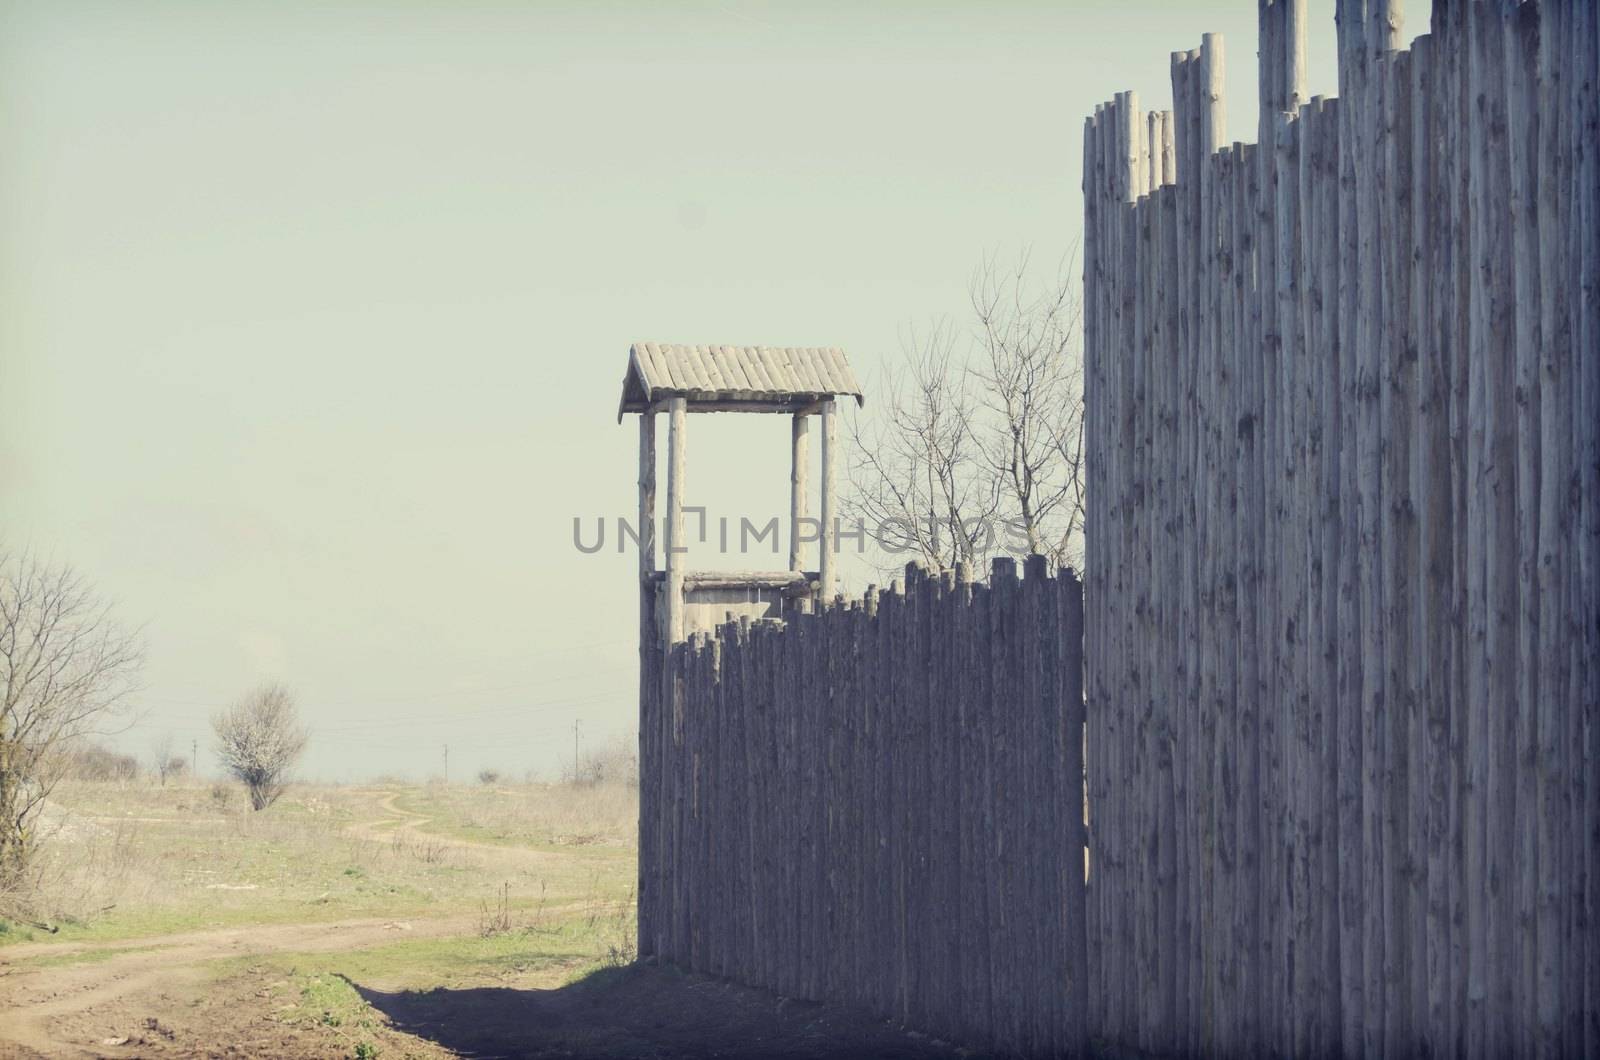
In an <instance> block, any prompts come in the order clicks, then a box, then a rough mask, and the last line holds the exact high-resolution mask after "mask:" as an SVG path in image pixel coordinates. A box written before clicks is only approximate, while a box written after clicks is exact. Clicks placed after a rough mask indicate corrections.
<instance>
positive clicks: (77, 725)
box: [0, 554, 142, 887]
mask: <svg viewBox="0 0 1600 1060" xmlns="http://www.w3.org/2000/svg"><path fill="white" fill-rule="evenodd" d="M141 662H142V653H141V650H140V646H139V644H138V642H137V641H136V640H135V639H134V638H133V637H132V636H130V635H129V634H127V633H125V632H123V631H122V630H121V629H119V628H118V627H117V625H116V624H115V623H114V622H113V621H112V618H111V614H110V609H109V607H108V606H107V605H106V604H105V603H104V602H102V601H101V600H100V598H99V597H98V596H96V595H95V594H94V592H93V591H92V590H90V588H89V587H88V585H87V584H86V583H85V582H84V581H83V580H82V579H81V578H79V577H78V575H77V574H75V573H74V572H73V571H72V570H71V569H70V568H67V567H49V566H46V565H44V564H42V563H40V562H38V561H36V560H35V559H33V557H31V556H28V555H23V556H20V557H11V556H8V555H5V554H0V688H3V689H4V692H3V695H4V699H3V700H0V886H6V887H10V886H13V885H15V883H16V881H17V879H18V878H20V877H21V876H23V875H24V874H25V873H26V869H27V864H28V858H29V855H30V854H31V853H32V847H33V845H34V824H35V820H36V818H37V816H38V814H39V811H40V809H41V808H42V807H43V805H44V803H45V800H46V799H47V798H48V797H49V795H50V792H51V790H52V789H53V788H54V787H55V785H56V783H57V782H58V781H59V780H60V779H61V777H62V776H63V775H64V774H65V773H66V772H67V771H68V769H69V767H70V766H71V764H72V762H73V757H72V753H71V752H72V751H73V750H74V749H75V748H77V747H78V746H80V745H81V743H82V741H83V740H84V739H85V738H87V737H89V736H90V735H92V734H94V733H96V732H97V731H102V730H103V727H104V726H105V725H106V724H107V723H108V722H109V720H110V719H111V718H113V717H114V716H115V715H117V714H118V713H120V712H121V710H122V709H123V708H124V706H125V705H126V703H127V699H128V696H129V695H130V694H131V693H132V692H133V690H134V687H135V680H136V678H137V676H138V672H139V668H140V665H141Z"/></svg>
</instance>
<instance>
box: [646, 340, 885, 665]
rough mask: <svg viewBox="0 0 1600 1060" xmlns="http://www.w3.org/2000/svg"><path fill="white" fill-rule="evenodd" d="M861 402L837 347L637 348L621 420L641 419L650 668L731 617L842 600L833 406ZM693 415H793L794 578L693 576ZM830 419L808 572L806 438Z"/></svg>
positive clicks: (791, 542) (766, 573)
mask: <svg viewBox="0 0 1600 1060" xmlns="http://www.w3.org/2000/svg"><path fill="white" fill-rule="evenodd" d="M840 395H849V396H851V397H854V398H855V399H856V401H857V402H860V401H861V400H862V398H861V387H860V385H859V384H858V383H857V382H856V377H855V373H853V372H852V371H851V370H850V364H849V362H848V361H846V360H845V356H844V352H843V351H842V350H839V349H835V348H816V347H783V346H673V345H666V344H663V343H654V342H640V343H635V344H634V346H633V348H632V349H630V350H629V351H628V371H627V374H626V375H625V376H624V377H623V380H622V403H621V406H620V407H619V408H618V410H617V422H618V423H620V422H622V417H623V416H624V415H625V414H627V413H630V412H635V413H638V414H639V620H640V626H639V636H640V645H639V646H640V649H641V652H642V656H641V665H648V664H647V658H648V655H649V653H650V650H651V649H653V648H655V647H657V646H659V647H661V648H670V647H671V646H672V645H673V644H676V643H678V642H680V641H682V640H683V639H684V638H685V637H686V636H687V635H689V634H690V633H694V632H696V631H698V630H709V629H711V628H713V627H714V626H716V625H717V624H718V623H720V622H722V621H724V619H725V617H726V614H727V613H728V612H730V611H731V612H733V613H734V614H735V615H749V616H750V617H751V618H752V619H756V618H768V617H780V616H781V615H782V614H783V612H785V611H787V610H793V609H800V608H808V607H809V606H810V604H811V602H812V601H813V600H819V599H822V600H826V599H828V598H830V597H832V595H833V592H834V547H833V542H834V537H835V534H836V531H837V527H836V525H835V522H834V519H835V516H836V515H837V510H836V501H835V485H834V465H835V462H836V459H837V450H838V442H837V436H838V427H837V413H836V408H835V403H834V402H835V398H837V397H839V396H840ZM657 412H665V413H667V415H668V426H667V432H668V433H667V454H668V455H667V511H666V521H665V528H664V531H663V532H664V534H665V537H666V540H665V542H664V547H663V549H662V556H663V561H664V566H665V569H664V570H661V571H658V570H657V568H656V549H655V520H656V426H655V421H656V413H657ZM691 412H765V413H784V414H786V415H788V416H789V417H790V423H791V427H790V434H789V438H790V449H789V452H790V470H789V525H788V527H787V531H788V535H789V569H788V570H786V571H776V572H774V571H749V572H744V571H741V572H726V571H701V572H691V571H686V570H684V565H683V559H684V552H685V551H686V539H685V537H684V534H683V497H684V475H685V463H686V460H685V443H686V441H687V439H686V436H685V428H686V425H687V422H688V414H689V413H691ZM813 416H819V417H821V420H822V511H821V512H820V513H819V515H820V521H821V532H820V533H819V534H818V535H817V537H818V538H819V540H818V542H817V544H818V558H817V568H816V570H814V571H807V570H804V569H803V564H802V559H803V556H802V547H801V542H800V540H799V539H800V534H799V533H798V532H797V531H798V528H799V525H800V520H802V519H804V518H806V476H807V473H808V466H807V465H808V463H809V453H808V446H807V435H808V433H809V425H810V422H811V417H813Z"/></svg>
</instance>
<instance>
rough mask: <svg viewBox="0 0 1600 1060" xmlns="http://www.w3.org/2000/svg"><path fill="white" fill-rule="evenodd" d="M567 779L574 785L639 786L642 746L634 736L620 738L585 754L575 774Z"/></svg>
mask: <svg viewBox="0 0 1600 1060" xmlns="http://www.w3.org/2000/svg"><path fill="white" fill-rule="evenodd" d="M566 779H567V780H568V782H570V783H575V784H588V785H593V784H626V785H630V786H633V787H637V786H638V784H639V746H638V742H637V741H636V740H635V738H633V737H631V736H622V737H618V738H616V739H614V740H612V741H611V742H609V743H607V744H606V745H605V746H604V747H599V748H594V749H591V750H588V751H585V752H584V753H583V756H582V757H581V758H580V759H578V767H577V770H576V771H575V772H569V773H568V774H567V777H566Z"/></svg>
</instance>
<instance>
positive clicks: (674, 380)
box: [622, 342, 861, 411]
mask: <svg viewBox="0 0 1600 1060" xmlns="http://www.w3.org/2000/svg"><path fill="white" fill-rule="evenodd" d="M628 371H629V375H628V377H627V379H626V380H625V381H624V387H623V398H622V404H623V411H628V410H629V409H630V408H633V409H634V410H635V411H637V406H639V405H640V404H648V403H649V402H651V401H653V400H655V398H656V397H657V396H659V395H662V394H686V395H688V396H689V398H690V400H691V401H708V402H709V401H718V400H724V401H726V400H743V401H755V402H774V403H786V402H787V403H792V402H796V401H802V400H804V399H807V398H812V399H815V398H823V397H832V396H836V395H840V394H848V395H850V396H851V397H854V398H855V399H856V400H857V401H858V402H859V401H861V387H860V385H859V384H858V383H857V382H856V378H855V374H854V373H853V372H851V370H850V364H849V362H848V361H847V360H846V359H845V355H844V351H843V350H841V349H839V348H838V347H836V346H811V347H802V346H688V345H671V344H667V343H660V342H639V343H635V344H634V345H633V348H632V349H631V350H630V351H629V368H628ZM641 395H642V396H641Z"/></svg>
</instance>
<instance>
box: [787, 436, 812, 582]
mask: <svg viewBox="0 0 1600 1060" xmlns="http://www.w3.org/2000/svg"><path fill="white" fill-rule="evenodd" d="M809 426H810V420H809V419H808V418H807V417H806V416H805V415H804V414H802V413H796V414H795V416H794V422H793V427H792V429H791V431H790V439H791V441H790V449H791V454H792V460H791V462H790V465H789V569H790V570H802V569H804V563H803V562H802V560H803V556H802V552H803V549H802V548H801V547H800V520H802V519H804V518H805V517H806V462H807V459H808V456H809V453H808V449H809V446H808V445H807V444H806V440H807V430H808V428H809Z"/></svg>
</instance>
